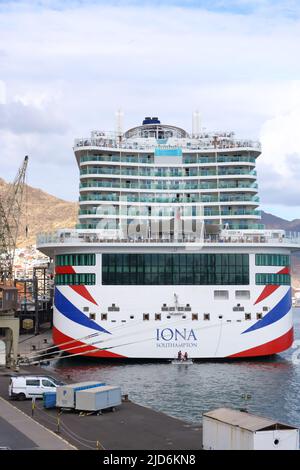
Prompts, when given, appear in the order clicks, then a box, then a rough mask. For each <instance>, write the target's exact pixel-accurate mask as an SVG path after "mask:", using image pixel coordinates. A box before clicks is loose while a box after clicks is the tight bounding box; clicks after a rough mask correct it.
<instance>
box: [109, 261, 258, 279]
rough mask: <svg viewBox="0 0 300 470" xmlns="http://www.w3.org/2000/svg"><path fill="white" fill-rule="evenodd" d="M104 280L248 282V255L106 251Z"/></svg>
mask: <svg viewBox="0 0 300 470" xmlns="http://www.w3.org/2000/svg"><path fill="white" fill-rule="evenodd" d="M102 282H103V285H247V284H249V255H247V254H239V253H236V254H225V253H210V254H204V253H195V254H191V253H178V254H177V253H176V254H170V253H159V254H155V253H149V254H142V253H138V254H134V253H129V254H113V253H104V254H103V255H102Z"/></svg>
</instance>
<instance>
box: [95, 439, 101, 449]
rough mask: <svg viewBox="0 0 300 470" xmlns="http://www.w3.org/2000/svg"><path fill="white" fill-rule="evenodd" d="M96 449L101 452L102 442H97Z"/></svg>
mask: <svg viewBox="0 0 300 470" xmlns="http://www.w3.org/2000/svg"><path fill="white" fill-rule="evenodd" d="M96 448H97V450H100V442H99V441H97V442H96Z"/></svg>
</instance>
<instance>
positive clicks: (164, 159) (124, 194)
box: [37, 113, 300, 359]
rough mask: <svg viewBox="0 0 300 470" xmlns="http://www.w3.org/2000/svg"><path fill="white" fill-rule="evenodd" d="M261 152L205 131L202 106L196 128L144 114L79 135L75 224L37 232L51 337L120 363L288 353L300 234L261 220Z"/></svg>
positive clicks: (251, 145) (228, 136) (73, 351)
mask: <svg viewBox="0 0 300 470" xmlns="http://www.w3.org/2000/svg"><path fill="white" fill-rule="evenodd" d="M195 114H196V115H195ZM118 122H119V121H118ZM260 153H261V146H260V143H259V142H254V141H250V140H243V139H238V138H236V137H235V134H234V133H233V132H212V133H209V132H206V131H204V130H203V129H201V128H200V124H199V120H198V116H197V113H194V119H193V130H192V132H191V133H188V132H187V131H186V130H184V129H182V128H180V127H178V126H175V125H170V124H162V123H161V122H160V120H159V119H158V118H157V117H146V118H145V119H144V120H143V121H142V124H141V125H138V126H136V127H133V128H131V129H129V130H127V131H126V132H123V131H122V129H121V125H119V126H118V127H117V131H115V132H100V131H93V132H92V133H91V136H90V137H88V138H81V139H76V140H75V144H74V154H75V157H76V161H77V165H78V168H79V173H80V187H79V194H80V196H79V214H78V225H77V227H76V229H61V230H58V231H57V232H56V233H49V234H45V233H44V234H40V235H39V236H38V240H37V247H38V249H39V250H41V251H42V252H43V253H44V254H46V255H47V256H49V257H51V259H53V262H54V269H55V284H56V286H55V297H54V313H53V314H54V319H53V320H54V326H53V340H54V343H55V344H56V345H57V346H58V347H59V348H60V349H62V350H64V351H67V352H68V353H69V354H73V355H77V354H78V355H85V356H91V357H100V358H115V359H173V358H174V357H177V354H178V352H179V351H181V352H182V353H185V352H187V354H188V357H189V358H191V359H205V358H241V357H254V356H265V355H272V354H276V353H279V352H281V351H284V350H286V349H287V348H289V347H290V346H291V344H292V342H293V319H292V297H291V276H290V264H291V253H292V252H293V251H296V250H299V248H300V238H299V235H298V234H287V233H285V232H284V231H283V230H265V228H264V226H263V225H262V224H261V220H260V211H259V209H258V207H259V197H258V187H257V182H256V159H257V158H258V157H259V156H260Z"/></svg>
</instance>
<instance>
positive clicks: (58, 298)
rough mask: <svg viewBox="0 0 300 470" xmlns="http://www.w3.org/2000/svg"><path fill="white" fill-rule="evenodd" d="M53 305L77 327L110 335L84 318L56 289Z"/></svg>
mask: <svg viewBox="0 0 300 470" xmlns="http://www.w3.org/2000/svg"><path fill="white" fill-rule="evenodd" d="M54 305H55V307H56V308H57V310H59V312H60V313H61V314H62V315H64V316H65V317H67V318H68V319H69V320H72V321H73V322H75V323H78V324H79V325H82V326H86V327H87V328H91V329H93V330H97V331H102V332H103V333H108V334H111V333H110V332H109V331H107V330H105V329H104V328H102V326H100V325H98V324H97V323H96V322H94V321H93V320H90V319H89V318H88V317H86V316H85V315H84V313H82V312H81V311H80V310H78V308H76V307H75V305H73V304H72V303H71V302H70V301H69V300H68V299H67V298H66V297H65V296H64V295H63V294H62V293H61V292H60V291H59V290H58V289H57V288H56V289H55V296H54Z"/></svg>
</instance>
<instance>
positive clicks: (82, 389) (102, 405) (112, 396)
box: [56, 382, 122, 411]
mask: <svg viewBox="0 0 300 470" xmlns="http://www.w3.org/2000/svg"><path fill="white" fill-rule="evenodd" d="M121 402H122V397H121V388H120V387H116V386H108V385H106V384H105V383H99V382H80V383H75V384H68V385H61V386H59V387H57V389H56V406H57V407H58V408H62V409H75V410H80V411H101V410H104V409H108V408H114V407H115V406H119V405H121Z"/></svg>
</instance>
